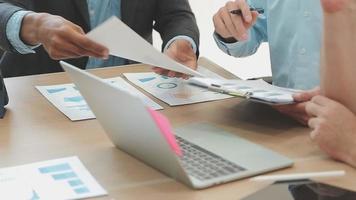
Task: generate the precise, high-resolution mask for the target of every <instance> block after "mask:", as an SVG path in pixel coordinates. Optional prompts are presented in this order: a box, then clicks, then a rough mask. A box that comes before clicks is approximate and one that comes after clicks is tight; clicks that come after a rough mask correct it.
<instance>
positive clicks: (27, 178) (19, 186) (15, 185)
mask: <svg viewBox="0 0 356 200" xmlns="http://www.w3.org/2000/svg"><path fill="white" fill-rule="evenodd" d="M103 195H107V192H106V191H105V190H104V189H103V188H102V187H101V186H100V185H99V184H98V183H97V181H96V180H95V179H94V177H93V176H92V175H91V174H90V173H89V171H88V170H87V169H86V168H85V167H84V165H83V164H82V163H81V162H80V160H79V159H78V158H77V157H68V158H62V159H56V160H49V161H44V162H38V163H32V164H27V165H21V166H16V167H9V168H3V169H0V196H1V199H16V200H29V199H30V200H41V199H44V200H45V199H52V200H63V199H84V198H90V197H98V196H103Z"/></svg>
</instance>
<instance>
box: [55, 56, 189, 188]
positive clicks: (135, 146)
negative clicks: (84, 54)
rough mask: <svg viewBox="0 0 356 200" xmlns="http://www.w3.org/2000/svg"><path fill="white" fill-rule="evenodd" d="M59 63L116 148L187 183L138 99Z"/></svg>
mask: <svg viewBox="0 0 356 200" xmlns="http://www.w3.org/2000/svg"><path fill="white" fill-rule="evenodd" d="M60 64H61V66H62V67H63V69H64V70H65V71H66V72H68V74H69V75H70V77H71V78H72V80H73V82H74V84H75V85H76V86H77V87H78V89H79V91H80V93H81V94H82V96H83V97H84V99H85V100H86V102H87V103H88V105H89V107H90V108H91V110H92V111H93V113H94V114H95V116H96V118H97V120H98V121H99V122H100V124H101V125H102V127H103V128H104V130H105V132H106V133H107V134H108V136H109V137H110V139H111V140H112V142H113V143H114V144H115V145H116V146H117V147H118V148H119V149H121V150H123V151H125V152H127V153H128V154H130V155H132V156H134V157H135V158H138V159H140V160H142V161H143V162H145V163H146V164H148V165H150V166H152V167H154V168H156V169H159V170H160V171H162V172H163V173H165V174H167V175H169V176H171V177H172V178H175V179H179V180H181V181H183V182H186V183H189V182H190V181H189V178H188V177H187V176H186V175H185V173H184V171H183V169H182V168H181V166H180V164H179V161H178V160H177V157H176V155H175V154H174V153H173V151H172V150H171V149H170V146H169V144H168V143H167V142H166V140H165V138H164V137H163V135H162V134H161V133H160V130H159V128H158V127H157V125H156V124H155V122H154V121H153V119H152V118H151V116H150V114H149V112H148V110H147V108H146V107H145V106H144V104H143V103H142V102H141V100H140V99H139V98H138V97H135V96H132V95H131V94H129V93H128V92H126V91H123V90H121V89H119V88H118V87H115V86H113V85H110V84H108V83H106V82H105V81H104V80H102V79H100V78H98V77H96V76H94V75H92V74H90V73H88V72H85V71H84V70H81V69H79V68H77V67H75V66H73V65H70V64H68V63H66V62H63V61H61V62H60Z"/></svg>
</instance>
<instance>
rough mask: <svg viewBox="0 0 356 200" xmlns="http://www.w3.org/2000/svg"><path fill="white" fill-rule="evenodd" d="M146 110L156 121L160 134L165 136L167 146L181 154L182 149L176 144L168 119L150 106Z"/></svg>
mask: <svg viewBox="0 0 356 200" xmlns="http://www.w3.org/2000/svg"><path fill="white" fill-rule="evenodd" d="M147 109H148V112H149V113H150V114H151V116H152V118H153V119H154V121H155V122H156V124H157V126H158V128H159V129H160V131H161V133H162V135H163V136H164V137H165V138H166V140H167V142H168V144H169V146H170V147H171V149H172V150H173V151H174V152H175V153H176V154H177V155H178V156H182V155H183V153H182V150H181V149H180V147H179V145H178V144H177V141H176V138H175V136H174V134H173V132H172V127H171V124H170V123H169V121H168V119H167V118H166V117H165V116H164V115H162V114H161V113H159V112H157V111H155V110H152V109H151V108H147Z"/></svg>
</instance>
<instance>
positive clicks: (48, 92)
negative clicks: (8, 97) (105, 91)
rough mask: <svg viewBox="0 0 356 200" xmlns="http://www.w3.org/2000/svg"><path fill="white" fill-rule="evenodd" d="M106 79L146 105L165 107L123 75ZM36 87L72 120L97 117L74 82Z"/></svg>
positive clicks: (156, 107)
mask: <svg viewBox="0 0 356 200" xmlns="http://www.w3.org/2000/svg"><path fill="white" fill-rule="evenodd" d="M106 81H108V82H109V83H110V84H112V85H114V86H116V87H118V88H120V89H122V90H125V91H128V92H129V93H131V94H132V95H134V96H138V97H139V98H140V99H141V100H142V101H143V103H144V104H145V105H146V106H148V107H150V108H152V109H154V110H161V109H163V107H162V106H160V105H159V104H157V103H156V102H154V101H153V100H152V99H150V98H149V97H147V96H146V95H144V94H143V93H142V92H140V91H139V90H137V89H136V88H135V87H133V86H132V85H130V84H129V83H127V82H126V81H125V80H123V79H122V78H121V77H116V78H111V79H106ZM36 88H37V89H38V91H40V93H41V94H42V95H43V96H44V97H46V99H47V100H48V101H50V102H51V103H52V104H53V105H54V106H55V107H56V108H57V109H58V110H60V111H61V112H62V113H63V114H65V115H66V116H67V117H68V118H69V119H70V120H72V121H78V120H86V119H94V118H95V115H94V114H93V112H92V111H91V110H90V108H89V106H88V105H87V103H86V101H85V100H84V98H83V97H82V95H81V94H80V93H79V91H78V90H77V88H76V87H75V85H74V84H63V85H50V86H36Z"/></svg>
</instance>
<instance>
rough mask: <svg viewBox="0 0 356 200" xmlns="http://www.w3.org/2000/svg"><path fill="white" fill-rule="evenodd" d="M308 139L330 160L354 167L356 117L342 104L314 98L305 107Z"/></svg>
mask: <svg viewBox="0 0 356 200" xmlns="http://www.w3.org/2000/svg"><path fill="white" fill-rule="evenodd" d="M306 111H307V113H308V114H309V115H310V116H312V117H311V119H310V120H309V122H308V125H309V127H310V128H312V129H313V130H312V132H311V133H310V137H311V138H312V139H313V140H314V141H316V143H317V144H318V145H319V147H320V148H321V149H322V150H323V151H325V152H326V153H327V154H329V155H330V156H331V157H332V158H334V159H337V160H341V161H344V162H346V163H348V164H350V165H352V166H354V167H356V148H355V147H356V116H355V114H354V113H352V112H351V111H350V110H349V109H347V108H346V107H345V106H343V105H342V104H340V103H338V102H336V101H333V100H331V99H329V98H327V97H324V96H315V97H313V99H312V100H311V101H309V102H308V103H307V105H306Z"/></svg>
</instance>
